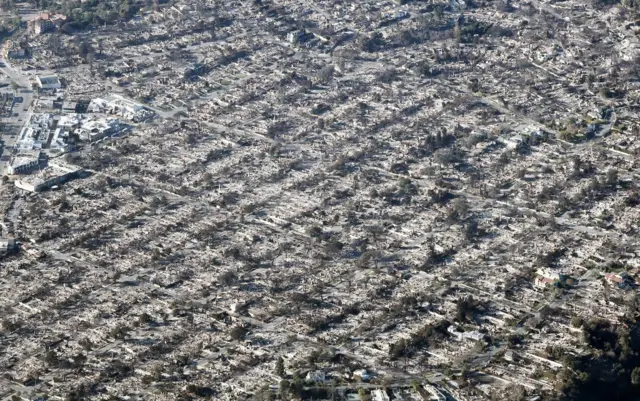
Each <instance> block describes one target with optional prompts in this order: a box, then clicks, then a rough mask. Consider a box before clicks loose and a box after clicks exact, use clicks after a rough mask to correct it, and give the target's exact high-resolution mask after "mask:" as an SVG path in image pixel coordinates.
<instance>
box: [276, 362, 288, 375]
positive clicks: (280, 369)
mask: <svg viewBox="0 0 640 401" xmlns="http://www.w3.org/2000/svg"><path fill="white" fill-rule="evenodd" d="M276 374H277V375H278V376H280V377H285V375H286V372H285V370H284V359H283V358H282V357H280V358H278V360H277V361H276Z"/></svg>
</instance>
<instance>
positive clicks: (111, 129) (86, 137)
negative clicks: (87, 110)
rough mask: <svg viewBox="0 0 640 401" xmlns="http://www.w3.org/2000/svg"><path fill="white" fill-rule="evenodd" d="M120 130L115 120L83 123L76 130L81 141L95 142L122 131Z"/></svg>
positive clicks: (119, 125)
mask: <svg viewBox="0 0 640 401" xmlns="http://www.w3.org/2000/svg"><path fill="white" fill-rule="evenodd" d="M122 128H123V127H122V125H121V124H120V121H119V120H117V119H114V118H110V119H107V120H103V119H100V120H91V121H87V122H84V123H83V124H82V126H80V128H78V130H77V133H78V137H79V138H80V139H81V140H83V141H87V142H95V141H98V140H100V139H102V138H105V137H107V136H109V135H113V134H115V133H118V132H120V131H122Z"/></svg>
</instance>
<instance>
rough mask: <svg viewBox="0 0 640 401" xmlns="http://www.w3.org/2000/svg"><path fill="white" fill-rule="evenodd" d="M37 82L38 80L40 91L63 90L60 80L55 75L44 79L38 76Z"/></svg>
mask: <svg viewBox="0 0 640 401" xmlns="http://www.w3.org/2000/svg"><path fill="white" fill-rule="evenodd" d="M36 80H37V84H38V88H40V89H60V88H62V84H61V83H60V80H59V79H58V77H57V76H55V75H49V76H44V77H40V76H38V77H37V78H36Z"/></svg>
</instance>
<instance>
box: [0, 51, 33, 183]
mask: <svg viewBox="0 0 640 401" xmlns="http://www.w3.org/2000/svg"><path fill="white" fill-rule="evenodd" d="M0 63H1V65H2V67H0V71H1V72H2V73H3V74H4V75H5V76H6V77H7V78H8V79H9V80H10V81H13V82H15V83H17V84H18V85H20V88H18V89H17V90H16V92H15V96H16V98H15V99H14V105H13V109H12V110H11V116H10V117H3V118H2V125H3V126H4V129H3V130H2V133H1V134H2V142H3V147H2V156H1V157H0V173H4V168H5V163H6V162H7V160H8V159H9V158H10V157H11V154H12V153H13V146H14V145H15V142H16V138H17V136H18V134H19V133H20V129H21V128H22V126H23V125H24V123H25V121H26V120H27V119H28V118H29V116H30V115H31V113H33V109H32V108H33V105H32V103H33V100H34V98H35V93H34V91H33V90H32V89H31V82H30V81H29V76H28V75H27V74H26V73H25V72H23V71H20V70H18V69H17V68H14V67H12V66H11V65H10V64H9V63H8V62H7V60H4V59H0Z"/></svg>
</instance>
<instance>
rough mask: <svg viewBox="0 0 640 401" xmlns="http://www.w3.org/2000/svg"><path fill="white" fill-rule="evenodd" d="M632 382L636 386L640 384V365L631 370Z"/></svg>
mask: <svg viewBox="0 0 640 401" xmlns="http://www.w3.org/2000/svg"><path fill="white" fill-rule="evenodd" d="M631 383H632V384H633V385H634V386H637V385H639V384H640V367H636V368H633V370H632V371H631Z"/></svg>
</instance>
